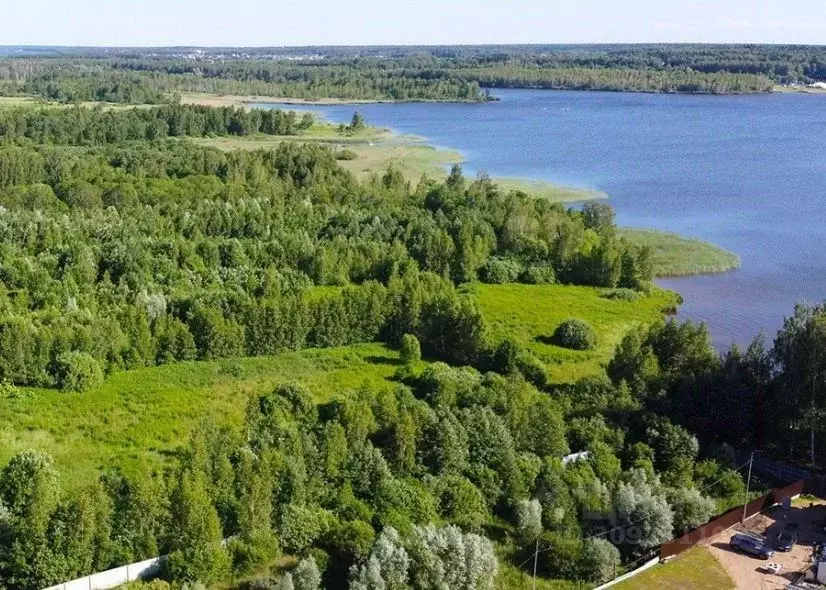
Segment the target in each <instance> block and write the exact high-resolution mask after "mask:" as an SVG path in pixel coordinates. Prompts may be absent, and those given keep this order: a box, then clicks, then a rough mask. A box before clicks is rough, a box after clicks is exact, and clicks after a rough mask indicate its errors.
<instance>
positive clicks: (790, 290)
mask: <svg viewBox="0 0 826 590" xmlns="http://www.w3.org/2000/svg"><path fill="white" fill-rule="evenodd" d="M494 94H495V95H496V96H498V97H499V98H500V99H501V100H500V101H498V102H493V103H488V104H438V103H421V104H415V103H412V104H370V105H359V106H358V107H354V106H353V105H345V106H324V107H312V110H318V111H321V112H323V113H324V114H325V115H326V116H327V118H329V119H330V120H332V121H335V122H339V121H342V122H344V121H349V120H350V118H351V117H352V115H353V111H354V110H356V109H357V110H359V111H360V112H361V113H362V114H363V115H364V116H365V119H366V120H367V122H368V123H369V124H371V125H378V126H383V127H390V128H392V129H394V130H395V131H397V132H399V133H410V134H415V135H420V136H423V137H425V138H427V139H428V140H429V141H430V142H431V143H433V144H435V145H439V146H445V147H451V148H456V149H459V150H461V151H462V152H463V153H464V155H465V156H466V158H467V161H466V163H465V170H466V172H470V173H475V172H477V171H479V170H486V171H487V172H488V173H490V175H491V176H518V177H531V178H539V179H544V180H548V181H551V182H555V183H559V184H568V185H573V186H581V187H590V188H595V189H599V190H601V191H604V192H606V193H608V195H609V196H610V202H611V203H612V204H613V206H614V208H615V209H616V212H617V219H618V222H619V223H620V224H622V225H627V226H635V227H649V228H656V229H663V230H669V231H674V232H678V233H680V234H685V235H687V236H695V237H699V238H703V239H706V240H709V241H711V242H714V243H716V244H719V245H721V246H723V247H725V248H727V249H729V250H732V251H734V252H736V253H737V254H739V255H740V257H741V258H742V260H743V264H742V267H741V268H740V269H739V270H736V271H732V272H729V273H725V274H721V275H708V276H702V277H691V278H683V279H673V280H671V279H670V280H663V281H659V282H660V283H661V284H662V285H664V286H665V287H668V288H671V289H674V290H676V291H678V292H680V293H681V294H682V295H683V297H684V299H685V303H684V305H683V306H682V308H681V312H680V313H681V316H682V317H684V318H690V319H692V320H697V321H704V322H706V323H707V324H708V326H709V329H710V331H711V334H712V338H713V340H714V343H715V345H717V346H718V347H727V346H728V345H730V344H731V343H732V342H738V343H741V344H743V343H747V342H748V341H749V340H750V339H751V338H752V337H753V336H754V335H755V334H757V333H758V332H759V331H761V330H763V331H765V332H766V333H767V335H769V336H774V332H775V331H776V329H777V328H778V327H779V326H780V325H781V324H782V321H783V318H784V317H785V316H788V315H790V314H791V313H792V310H793V307H794V305H795V303H796V302H798V301H802V300H806V301H810V302H813V301H817V302H820V301H822V300H823V299H826V96H824V95H804V94H773V95H761V96H729V97H715V96H678V95H654V94H627V93H602V92H593V93H590V92H562V91H542V90H497V91H495V92H494ZM301 108H302V109H304V108H305V107H303V106H302V107H301Z"/></svg>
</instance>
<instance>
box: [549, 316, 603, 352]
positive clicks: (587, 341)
mask: <svg viewBox="0 0 826 590" xmlns="http://www.w3.org/2000/svg"><path fill="white" fill-rule="evenodd" d="M553 341H554V344H557V345H558V346H562V347H564V348H571V349H573V350H591V349H593V348H596V346H597V333H596V331H595V330H594V328H593V327H591V324H589V323H588V322H584V321H582V320H577V319H570V320H565V321H564V322H562V323H561V324H559V326H557V328H556V331H554V337H553Z"/></svg>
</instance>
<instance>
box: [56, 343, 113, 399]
mask: <svg viewBox="0 0 826 590" xmlns="http://www.w3.org/2000/svg"><path fill="white" fill-rule="evenodd" d="M56 377H57V386H58V387H59V388H60V389H62V390H63V391H86V390H88V389H92V388H94V387H97V386H98V385H100V384H102V383H103V371H102V370H101V368H100V364H99V363H98V362H97V361H96V360H95V359H94V358H93V357H92V355H90V354H88V353H85V352H78V351H72V352H64V353H63V354H61V355H60V356H58V357H57V375H56Z"/></svg>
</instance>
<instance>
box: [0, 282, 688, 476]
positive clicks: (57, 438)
mask: <svg viewBox="0 0 826 590" xmlns="http://www.w3.org/2000/svg"><path fill="white" fill-rule="evenodd" d="M470 288H471V289H473V290H474V291H475V292H476V294H477V297H478V298H479V302H480V304H481V306H482V310H483V312H484V314H485V317H486V319H487V321H488V323H489V325H490V327H491V329H492V332H493V336H494V337H504V336H506V335H509V336H511V337H514V338H516V339H517V340H520V341H522V342H524V343H525V344H526V345H527V346H529V347H530V348H531V349H532V350H533V351H534V352H535V353H536V354H537V355H538V356H539V357H540V358H541V359H542V360H543V361H544V362H545V363H546V364H547V365H548V367H549V371H550V375H551V378H552V379H553V380H554V381H557V382H564V381H571V380H573V379H576V378H579V377H581V376H585V375H593V374H597V373H598V372H599V371H600V370H601V368H600V366H601V364H603V363H605V362H607V360H608V359H609V358H610V357H611V355H612V354H613V350H614V346H615V345H616V343H617V342H619V340H620V339H621V338H622V336H623V334H625V332H626V331H627V330H628V329H630V328H631V327H633V326H635V325H638V324H640V323H650V322H653V321H656V320H657V318H659V317H661V310H662V309H663V308H665V307H669V306H673V305H674V303H675V297H676V296H675V295H673V294H671V293H669V292H666V291H659V290H658V291H655V292H654V294H652V295H651V296H649V297H646V298H643V299H640V300H637V301H631V302H629V301H619V300H612V299H605V298H603V297H601V296H600V291H599V290H598V289H593V288H588V287H569V286H560V285H551V286H532V285H473V286H471V287H470ZM569 317H578V318H582V319H585V320H587V321H589V322H591V323H592V325H593V326H594V327H595V328H596V329H597V331H598V332H599V334H600V342H599V347H598V348H597V349H596V350H594V351H586V352H579V351H571V350H566V349H563V348H559V347H558V346H555V345H552V344H546V343H544V342H541V341H539V340H537V338H542V337H544V336H550V335H551V334H552V333H553V330H554V329H555V328H556V326H557V325H558V324H559V322H561V321H562V320H564V319H566V318H569ZM397 358H398V356H397V353H396V352H395V351H393V350H390V349H388V348H386V347H385V346H383V345H381V344H361V345H355V346H350V347H347V348H337V349H324V350H318V349H308V350H304V351H301V352H292V353H285V354H282V355H279V356H274V357H261V358H244V359H233V360H221V361H212V362H187V363H179V364H175V365H165V366H160V367H148V368H143V369H137V370H134V371H127V372H121V373H115V374H113V375H110V376H109V378H108V379H107V380H106V382H105V383H104V384H103V385H102V386H101V387H99V388H96V389H93V390H90V391H87V392H85V393H82V394H72V393H65V392H61V391H58V390H52V389H34V388H20V389H19V392H20V395H19V396H17V397H12V398H9V397H6V398H0V465H3V464H5V463H6V461H8V459H9V458H10V457H12V456H13V455H15V454H16V453H18V452H20V451H22V450H25V449H31V448H34V449H41V450H44V451H47V452H49V453H51V454H52V456H53V457H54V459H55V462H56V465H57V467H58V469H59V471H60V472H61V474H62V477H63V478H64V483H65V485H66V486H67V487H70V488H71V487H74V486H75V485H77V484H79V483H81V482H84V481H89V478H90V477H91V476H93V474H94V473H96V472H97V471H98V470H100V469H102V468H104V467H112V466H119V467H121V468H122V469H124V471H126V472H127V473H129V472H132V471H134V470H136V469H138V468H141V467H142V466H148V467H150V468H154V467H159V466H161V465H163V464H164V462H165V460H166V458H167V457H168V456H169V455H170V454H171V453H174V452H175V451H176V450H177V449H178V448H180V446H181V445H182V444H184V443H185V442H186V441H187V439H188V437H189V433H190V432H191V431H192V429H193V427H194V426H195V425H197V424H198V423H199V422H200V421H202V420H203V419H205V418H210V417H212V418H214V419H215V420H216V422H218V423H228V424H233V425H240V424H241V423H242V422H243V417H244V412H245V408H246V404H247V400H248V399H249V397H250V396H251V395H254V394H259V393H263V392H266V391H269V390H271V389H272V388H273V387H274V386H275V385H277V384H279V383H284V382H289V381H296V382H298V383H302V384H304V385H306V386H307V387H309V388H310V390H311V391H313V393H314V394H316V395H317V398H318V400H319V401H320V402H321V401H325V400H327V399H329V398H330V397H331V396H333V395H334V394H336V393H343V392H346V391H352V390H356V389H359V388H361V387H362V386H366V387H368V388H369V389H370V390H373V391H375V390H378V389H381V388H392V387H394V386H395V382H394V381H393V380H392V375H393V373H394V372H395V370H396V365H397Z"/></svg>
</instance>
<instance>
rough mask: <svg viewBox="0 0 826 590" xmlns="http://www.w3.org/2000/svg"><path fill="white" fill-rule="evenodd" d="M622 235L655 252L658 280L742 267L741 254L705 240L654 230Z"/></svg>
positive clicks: (621, 232) (633, 242)
mask: <svg viewBox="0 0 826 590" xmlns="http://www.w3.org/2000/svg"><path fill="white" fill-rule="evenodd" d="M620 235H621V236H623V237H624V238H626V239H627V240H628V241H630V242H631V243H632V244H636V245H638V246H649V247H650V248H651V250H652V251H653V263H654V275H655V276H657V277H679V276H687V275H699V274H708V273H717V272H726V271H727V270H732V269H735V268H738V267H739V266H740V257H739V256H737V254H734V253H733V252H729V251H728V250H724V249H723V248H720V247H719V246H715V245H714V244H710V243H708V242H704V241H703V240H697V239H693V238H686V237H683V236H680V235H677V234H672V233H668V232H663V231H656V230H650V229H621V230H620Z"/></svg>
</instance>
